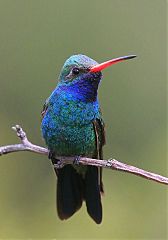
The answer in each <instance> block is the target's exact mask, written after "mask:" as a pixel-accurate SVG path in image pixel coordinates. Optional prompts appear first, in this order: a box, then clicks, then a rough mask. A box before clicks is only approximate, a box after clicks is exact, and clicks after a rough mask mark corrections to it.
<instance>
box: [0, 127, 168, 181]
mask: <svg viewBox="0 0 168 240" xmlns="http://www.w3.org/2000/svg"><path fill="white" fill-rule="evenodd" d="M12 129H13V130H15V131H16V133H17V136H18V137H19V138H20V140H21V143H20V144H14V145H7V146H2V147H0V156H2V155H3V154H8V153H12V152H19V151H30V152H34V153H39V154H43V155H48V154H49V150H48V149H46V148H43V147H40V146H37V145H34V144H32V143H31V142H29V140H28V139H27V136H26V133H25V132H24V131H23V129H22V128H21V127H20V126H19V125H16V126H15V127H12ZM56 159H57V160H58V162H57V164H54V167H55V168H62V167H63V166H65V165H66V164H74V162H75V161H76V160H75V157H67V156H56ZM78 164H82V165H93V166H98V167H103V168H109V169H112V170H118V171H122V172H128V173H131V174H134V175H137V176H140V177H143V178H146V179H148V180H152V181H155V182H159V183H162V184H166V185H168V178H167V177H163V176H161V175H158V174H156V173H152V172H148V171H145V170H143V169H140V168H137V167H134V166H131V165H128V164H125V163H122V162H119V161H117V160H116V159H109V160H99V159H92V158H86V157H79V159H78Z"/></svg>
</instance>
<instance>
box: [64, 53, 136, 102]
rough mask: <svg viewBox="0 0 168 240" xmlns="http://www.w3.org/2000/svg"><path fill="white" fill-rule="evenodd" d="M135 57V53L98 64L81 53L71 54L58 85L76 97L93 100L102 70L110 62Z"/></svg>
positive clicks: (110, 63) (109, 64)
mask: <svg viewBox="0 0 168 240" xmlns="http://www.w3.org/2000/svg"><path fill="white" fill-rule="evenodd" d="M134 57H136V56H135V55H129V56H124V57H120V58H115V59H112V60H109V61H106V62H104V63H101V64H98V63H97V62H96V61H95V60H93V59H91V58H89V57H87V56H85V55H82V54H78V55H73V56H71V57H70V58H68V59H67V60H66V61H65V63H64V65H63V67H62V70H61V73H60V76H59V86H62V87H64V88H66V89H67V90H69V91H71V92H72V93H75V95H76V96H77V95H78V98H79V97H81V98H82V99H87V100H90V101H94V100H95V98H96V97H97V89H98V85H99V83H100V80H101V78H102V72H101V71H102V70H103V69H105V68H106V67H108V66H111V65H112V64H115V63H118V62H121V61H123V60H127V59H131V58H134Z"/></svg>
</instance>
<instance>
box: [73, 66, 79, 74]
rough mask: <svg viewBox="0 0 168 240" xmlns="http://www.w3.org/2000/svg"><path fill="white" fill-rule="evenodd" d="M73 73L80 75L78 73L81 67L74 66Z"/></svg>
mask: <svg viewBox="0 0 168 240" xmlns="http://www.w3.org/2000/svg"><path fill="white" fill-rule="evenodd" d="M72 73H73V74H74V75H78V74H79V68H77V67H74V68H73V69H72Z"/></svg>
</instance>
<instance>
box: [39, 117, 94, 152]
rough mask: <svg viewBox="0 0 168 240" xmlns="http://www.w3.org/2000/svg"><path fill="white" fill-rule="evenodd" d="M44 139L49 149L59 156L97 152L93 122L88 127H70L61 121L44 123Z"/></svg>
mask: <svg viewBox="0 0 168 240" xmlns="http://www.w3.org/2000/svg"><path fill="white" fill-rule="evenodd" d="M42 133H43V137H44V139H45V141H46V144H47V145H48V148H49V149H50V150H52V151H54V152H56V154H57V155H64V156H66V155H67V156H74V155H83V156H89V157H92V156H93V155H94V152H95V148H96V144H95V133H94V128H93V124H92V122H90V123H89V124H86V125H80V124H79V125H78V124H76V125H68V124H66V123H62V122H59V121H46V122H45V119H43V122H42Z"/></svg>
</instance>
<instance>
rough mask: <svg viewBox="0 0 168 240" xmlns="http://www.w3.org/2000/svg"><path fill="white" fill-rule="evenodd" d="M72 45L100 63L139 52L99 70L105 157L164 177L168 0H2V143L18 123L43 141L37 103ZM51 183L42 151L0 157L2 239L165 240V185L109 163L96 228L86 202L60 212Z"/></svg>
mask: <svg viewBox="0 0 168 240" xmlns="http://www.w3.org/2000/svg"><path fill="white" fill-rule="evenodd" d="M75 53H83V54H85V55H88V56H90V57H91V58H93V59H95V60H97V61H98V62H102V61H105V60H108V59H110V58H113V57H118V56H122V55H127V54H137V55H138V58H136V59H134V60H130V61H128V62H124V63H120V64H117V65H115V66H113V67H111V68H108V69H107V70H105V71H104V80H103V81H102V84H101V87H100V89H99V99H100V102H101V107H102V111H103V116H104V120H105V123H106V135H107V145H106V146H105V149H104V155H105V156H104V158H105V159H108V158H110V157H115V158H116V159H119V160H121V161H123V162H125V163H128V164H131V165H135V166H137V167H140V168H144V169H146V170H149V171H153V172H156V173H160V174H162V175H167V174H168V173H167V170H166V1H164V0H141V1H140V0H104V1H100V0H92V1H90V0H85V1H82V0H71V1H66V0H48V1H47V0H0V123H1V124H0V145H5V144H10V143H16V142H19V140H18V139H17V137H16V134H15V133H14V132H12V130H11V126H13V125H14V124H21V126H22V127H23V128H24V130H26V132H27V135H28V137H29V139H30V140H32V142H34V143H36V144H39V145H44V142H43V140H42V137H41V132H40V111H41V109H42V105H43V103H44V100H45V99H46V98H47V97H48V96H49V95H50V93H51V91H52V90H53V89H54V88H55V86H56V83H57V76H58V74H59V71H60V68H61V67H62V64H63V63H64V61H65V59H66V58H67V57H69V56H70V55H72V54H75ZM55 181H56V179H55V174H54V171H53V169H52V166H51V163H50V161H49V160H48V159H47V157H45V156H39V155H36V154H33V153H28V152H23V153H14V154H10V155H7V156H3V157H2V158H1V161H0V238H15V239H19V238H22V239H26V238H48V239H49V238H52V239H61V238H71V239H94V238H96V239H166V237H167V235H166V228H167V222H166V214H167V213H166V210H167V204H166V186H164V185H160V184H157V183H154V182H150V181H147V180H144V179H143V178H139V177H136V176H132V175H130V174H126V173H121V172H117V171H110V170H105V171H104V185H105V196H104V197H103V200H102V201H103V208H104V217H103V223H102V224H101V225H99V226H97V225H96V224H95V223H94V222H93V221H92V220H91V219H90V218H89V217H88V215H87V213H86V209H85V204H84V205H83V207H82V209H81V210H80V211H78V213H77V214H75V215H74V216H73V217H72V218H71V219H70V220H68V221H65V222H61V221H60V220H59V219H58V217H57V214H56V208H55Z"/></svg>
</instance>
